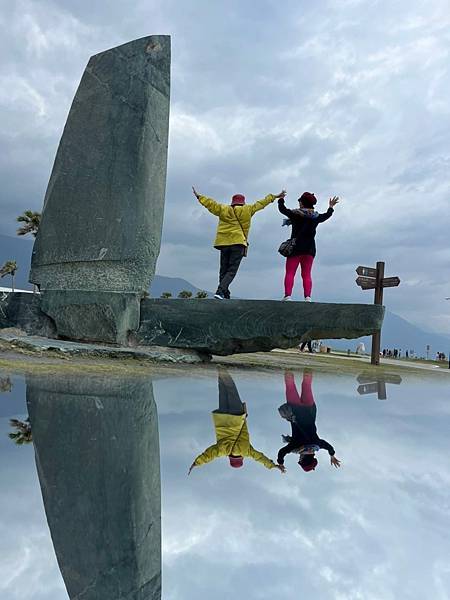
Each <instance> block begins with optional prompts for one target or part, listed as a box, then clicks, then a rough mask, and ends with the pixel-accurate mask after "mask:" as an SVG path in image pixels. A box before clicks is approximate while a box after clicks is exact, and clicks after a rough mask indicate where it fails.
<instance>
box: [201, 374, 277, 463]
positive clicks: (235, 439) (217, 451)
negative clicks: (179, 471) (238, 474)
mask: <svg viewBox="0 0 450 600" xmlns="http://www.w3.org/2000/svg"><path fill="white" fill-rule="evenodd" d="M212 415H213V421H214V427H215V430H216V439H217V441H216V443H215V444H213V445H212V446H209V448H206V450H205V451H204V452H202V453H201V454H200V455H199V456H197V458H196V459H195V460H194V462H193V463H192V465H191V468H190V469H189V473H190V472H191V470H192V469H193V468H194V467H199V466H201V465H204V464H206V463H208V462H211V461H212V460H214V459H215V458H219V457H221V456H227V457H228V460H229V461H230V466H231V467H235V468H239V467H242V466H243V464H244V458H253V460H256V461H257V462H260V463H261V464H263V465H264V466H265V467H266V468H267V469H275V468H278V469H280V470H284V469H282V468H281V467H280V466H279V465H276V464H275V463H274V462H273V460H270V458H268V457H267V456H265V455H264V454H263V453H262V452H258V450H255V449H254V448H253V446H252V445H251V444H250V435H249V432H248V427H247V407H246V404H245V402H242V401H241V399H240V397H239V392H238V391H237V388H236V385H235V383H234V381H233V379H232V377H231V376H230V374H229V373H228V371H227V370H226V369H223V368H222V369H220V370H219V408H218V409H217V410H214V411H213V413H212Z"/></svg>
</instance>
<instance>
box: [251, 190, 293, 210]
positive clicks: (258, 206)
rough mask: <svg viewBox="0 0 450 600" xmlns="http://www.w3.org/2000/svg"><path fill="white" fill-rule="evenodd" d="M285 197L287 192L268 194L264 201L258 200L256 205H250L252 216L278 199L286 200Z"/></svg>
mask: <svg viewBox="0 0 450 600" xmlns="http://www.w3.org/2000/svg"><path fill="white" fill-rule="evenodd" d="M285 196H286V192H285V191H284V190H282V191H281V192H280V193H279V194H267V196H266V197H265V198H263V199H262V200H258V201H257V202H255V203H254V204H250V205H249V206H250V208H251V211H252V216H253V215H254V214H255V212H258V210H262V209H263V208H266V206H268V205H269V204H271V203H272V202H273V201H274V200H275V199H276V198H284V197H285Z"/></svg>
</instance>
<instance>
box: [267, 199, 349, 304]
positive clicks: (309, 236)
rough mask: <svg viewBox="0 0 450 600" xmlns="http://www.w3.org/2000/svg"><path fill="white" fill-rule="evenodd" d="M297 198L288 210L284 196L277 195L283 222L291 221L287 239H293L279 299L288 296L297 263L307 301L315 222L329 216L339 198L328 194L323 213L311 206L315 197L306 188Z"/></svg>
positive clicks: (314, 248)
mask: <svg viewBox="0 0 450 600" xmlns="http://www.w3.org/2000/svg"><path fill="white" fill-rule="evenodd" d="M298 202H299V204H300V207H299V208H298V209H296V210H290V209H289V208H286V205H285V203H284V198H279V199H278V210H279V211H280V213H282V214H283V215H286V217H288V219H287V220H285V221H284V222H283V225H292V234H291V239H294V240H295V244H294V247H293V250H292V253H291V255H290V256H288V257H287V258H286V274H285V277H284V298H283V300H291V299H292V298H291V296H292V289H293V287H294V280H295V274H296V272H297V269H298V266H299V265H301V269H302V280H303V292H304V297H305V301H306V302H311V291H312V279H311V270H312V265H313V262H314V257H315V255H316V242H315V239H314V238H315V237H316V229H317V225H319V223H323V222H324V221H326V220H327V219H329V218H330V217H331V215H332V214H333V212H334V207H335V206H336V204H337V203H338V202H339V198H338V197H337V196H333V198H330V201H329V208H328V210H327V212H325V213H318V212H316V211H315V210H314V206H315V205H316V203H317V199H316V197H315V196H314V194H311V193H310V192H304V193H303V194H302V195H301V196H300V198H299V199H298Z"/></svg>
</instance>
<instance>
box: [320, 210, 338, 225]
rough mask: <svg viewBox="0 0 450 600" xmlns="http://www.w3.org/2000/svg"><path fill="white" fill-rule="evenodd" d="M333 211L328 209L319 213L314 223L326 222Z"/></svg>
mask: <svg viewBox="0 0 450 600" xmlns="http://www.w3.org/2000/svg"><path fill="white" fill-rule="evenodd" d="M333 213H334V210H333V209H332V208H329V209H328V210H327V212H324V213H320V214H319V216H318V217H317V219H316V223H323V222H324V221H328V219H329V218H330V217H331V216H332V215H333Z"/></svg>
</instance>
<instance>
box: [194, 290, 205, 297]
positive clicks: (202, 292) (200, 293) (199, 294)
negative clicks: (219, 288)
mask: <svg viewBox="0 0 450 600" xmlns="http://www.w3.org/2000/svg"><path fill="white" fill-rule="evenodd" d="M195 297H196V298H207V297H208V292H205V290H200V291H198V292H197V293H196V294H195Z"/></svg>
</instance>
